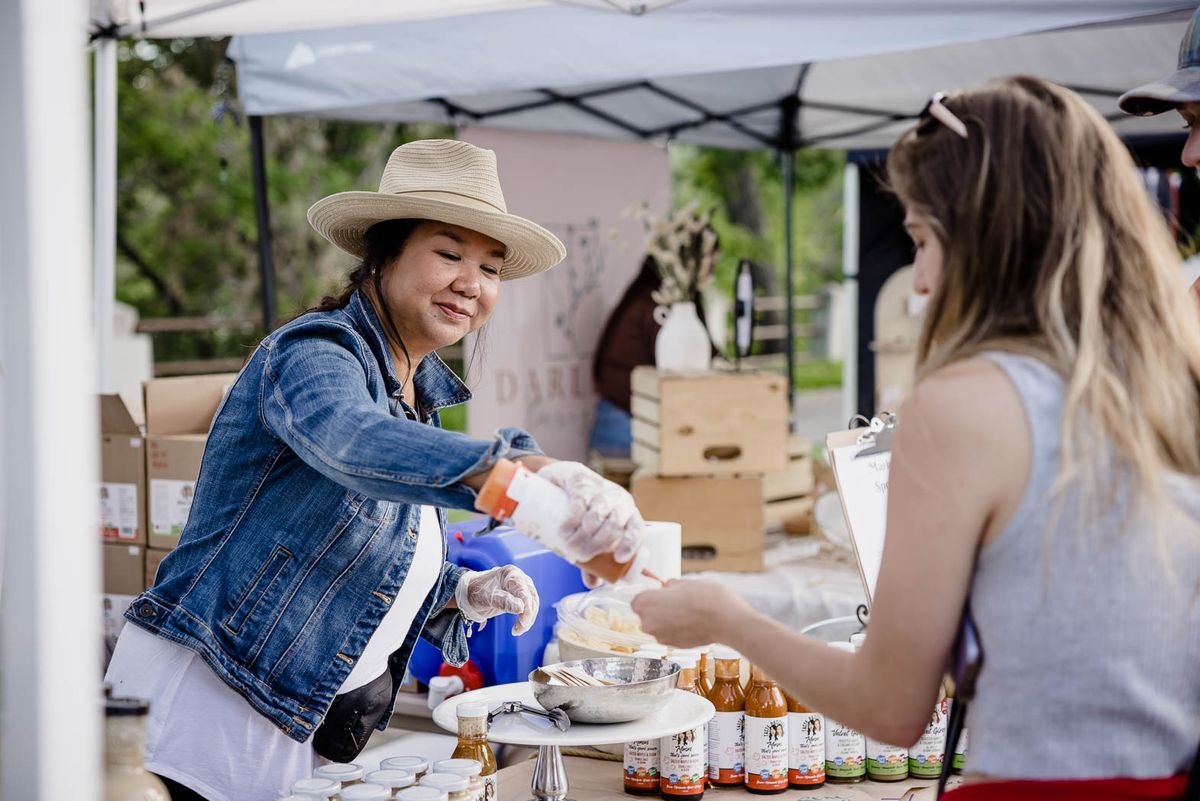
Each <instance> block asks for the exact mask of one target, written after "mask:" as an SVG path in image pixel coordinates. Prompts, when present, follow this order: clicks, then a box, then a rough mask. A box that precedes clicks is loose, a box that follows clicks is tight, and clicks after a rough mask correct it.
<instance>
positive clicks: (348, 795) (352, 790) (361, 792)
mask: <svg viewBox="0 0 1200 801" xmlns="http://www.w3.org/2000/svg"><path fill="white" fill-rule="evenodd" d="M391 797H392V791H391V790H389V789H388V788H387V787H384V786H383V785H380V784H366V783H362V782H360V783H359V784H356V785H354V786H353V787H347V788H346V789H344V790H342V799H341V801H389V799H391Z"/></svg>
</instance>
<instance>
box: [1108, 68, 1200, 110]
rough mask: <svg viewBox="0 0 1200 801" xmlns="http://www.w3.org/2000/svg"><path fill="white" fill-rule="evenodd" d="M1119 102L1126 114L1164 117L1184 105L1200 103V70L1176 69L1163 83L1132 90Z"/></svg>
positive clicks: (1149, 84)
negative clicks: (1164, 114) (1166, 112)
mask: <svg viewBox="0 0 1200 801" xmlns="http://www.w3.org/2000/svg"><path fill="white" fill-rule="evenodd" d="M1117 102H1118V104H1120V106H1121V110H1122V111H1124V112H1126V113H1129V114H1136V115H1137V116H1139V117H1150V116H1153V115H1155V114H1162V113H1163V112H1164V111H1170V110H1171V109H1174V108H1179V106H1181V105H1183V104H1184V103H1200V67H1185V68H1183V69H1181V70H1176V71H1175V72H1173V73H1171V74H1170V75H1168V76H1167V77H1165V78H1163V79H1162V80H1158V81H1154V82H1153V83H1148V84H1146V85H1145V86H1139V87H1138V88H1136V89H1131V90H1130V91H1128V92H1126V93H1125V94H1123V95H1121V99H1120V100H1118V101H1117Z"/></svg>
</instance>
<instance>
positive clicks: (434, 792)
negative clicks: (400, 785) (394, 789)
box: [396, 786, 448, 801]
mask: <svg viewBox="0 0 1200 801" xmlns="http://www.w3.org/2000/svg"><path fill="white" fill-rule="evenodd" d="M447 799H448V794H447V793H446V791H445V790H443V789H442V788H440V787H433V786H421V787H405V788H404V789H403V790H401V791H400V792H398V793H396V801H447Z"/></svg>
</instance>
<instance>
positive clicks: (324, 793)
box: [292, 779, 342, 798]
mask: <svg viewBox="0 0 1200 801" xmlns="http://www.w3.org/2000/svg"><path fill="white" fill-rule="evenodd" d="M341 789H342V783H341V782H335V781H334V780H333V779H300V780H298V781H295V782H293V783H292V792H293V793H295V794H296V795H302V796H305V797H306V798H329V796H331V795H337V794H338V792H339V791H340V790H341Z"/></svg>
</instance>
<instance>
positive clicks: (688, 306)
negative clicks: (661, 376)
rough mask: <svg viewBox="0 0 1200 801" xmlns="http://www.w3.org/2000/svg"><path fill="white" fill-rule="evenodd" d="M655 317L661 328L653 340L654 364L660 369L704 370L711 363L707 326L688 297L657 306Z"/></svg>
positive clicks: (710, 346)
mask: <svg viewBox="0 0 1200 801" xmlns="http://www.w3.org/2000/svg"><path fill="white" fill-rule="evenodd" d="M654 318H655V319H656V320H658V322H659V324H660V325H661V326H662V328H660V329H659V331H658V337H657V338H656V339H655V340H654V364H655V366H656V367H658V369H659V370H707V369H708V368H709V365H710V364H711V363H712V344H711V343H710V342H709V340H708V329H706V328H705V327H704V323H702V322H700V317H699V315H697V314H696V304H694V303H692V302H691V301H683V302H681V303H672V304H671V308H670V309H667V308H666V307H664V306H659V307H658V308H657V309H655V310H654Z"/></svg>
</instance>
